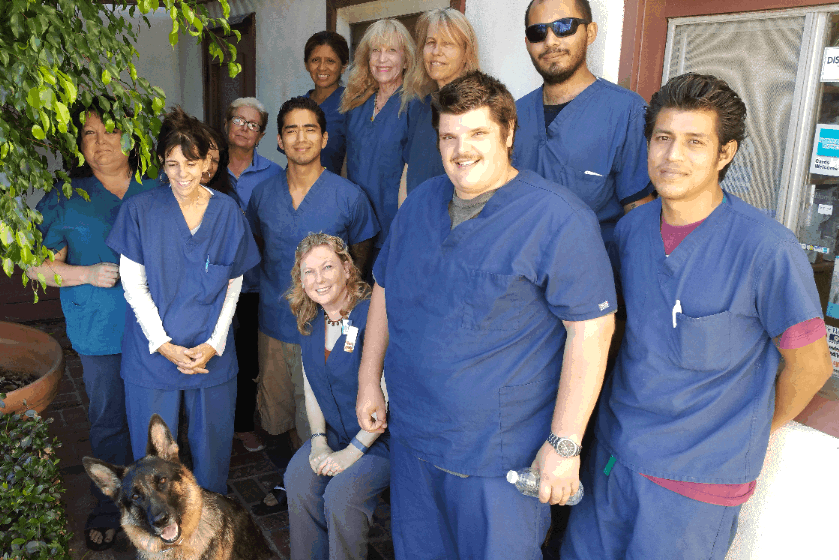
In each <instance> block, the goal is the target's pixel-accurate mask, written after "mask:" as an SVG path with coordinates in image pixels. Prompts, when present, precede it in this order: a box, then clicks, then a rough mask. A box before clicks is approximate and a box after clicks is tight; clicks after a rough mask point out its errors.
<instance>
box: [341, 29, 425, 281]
mask: <svg viewBox="0 0 839 560" xmlns="http://www.w3.org/2000/svg"><path fill="white" fill-rule="evenodd" d="M415 50H416V48H415V45H414V40H413V39H412V38H411V34H410V33H409V32H408V30H407V29H405V26H404V25H402V24H401V23H399V22H398V21H396V20H392V19H382V20H379V21H377V22H376V23H374V24H373V25H371V26H370V27H368V28H367V31H365V32H364V36H363V37H362V38H361V43H360V44H359V45H358V49H357V51H356V53H355V61H354V62H353V64H352V66H351V67H350V70H349V76H348V78H347V88H346V90H344V95H343V96H342V98H341V108H340V110H341V112H342V113H346V117H347V178H348V179H349V180H350V181H352V182H353V183H355V184H356V185H358V186H359V187H361V189H362V190H363V191H364V193H365V194H366V195H367V198H369V199H370V203H371V204H372V205H373V210H374V211H375V212H376V218H377V219H378V221H379V226H380V227H381V231H380V232H379V235H378V236H377V237H376V241H375V243H374V251H373V258H372V259H371V260H370V262H371V264H372V263H373V262H374V261H375V256H376V254H378V249H379V248H381V246H382V244H383V243H384V241H385V239H387V234H388V232H389V231H390V222H391V221H392V220H393V216H394V215H396V208H397V198H398V196H399V182H400V180H401V178H402V173H403V171H404V169H405V164H406V163H407V162H406V161H405V157H404V153H403V152H404V149H405V145H406V143H407V141H408V114H407V107H408V102H409V101H410V100H411V98H413V97H414V92H413V91H412V90H410V89H409V88H406V87H403V84H402V81H403V78H404V76H405V75H406V74H409V73H410V72H411V71H412V70H413V67H414V65H415V64H416V61H415V57H414V52H415ZM362 272H365V271H362Z"/></svg>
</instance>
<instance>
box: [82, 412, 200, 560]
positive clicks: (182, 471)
mask: <svg viewBox="0 0 839 560" xmlns="http://www.w3.org/2000/svg"><path fill="white" fill-rule="evenodd" d="M146 453H147V454H146V456H145V457H143V458H142V459H140V460H139V461H137V462H135V463H134V464H133V465H131V466H129V467H119V466H115V465H109V464H108V463H105V462H103V461H99V460H98V459H92V458H90V457H85V458H84V459H83V462H84V466H85V469H86V470H87V473H88V475H90V478H91V479H93V481H94V482H95V483H96V485H97V486H98V487H99V488H100V489H101V490H102V492H103V493H105V495H107V496H109V497H110V498H111V499H113V500H114V502H115V503H117V504H119V506H120V510H121V511H122V526H123V528H125V529H126V532H127V533H129V536H132V534H134V535H136V536H137V537H138V538H139V537H140V536H145V537H148V536H154V537H157V538H159V539H160V540H161V541H163V543H166V544H172V543H176V542H178V540H179V539H180V537H181V534H182V528H183V524H184V519H183V518H184V516H187V515H189V513H190V512H192V511H195V508H194V504H192V503H191V502H193V501H194V500H195V496H196V492H200V490H198V485H197V484H196V482H195V478H194V477H193V475H192V473H190V472H189V471H188V470H187V469H186V468H185V467H184V466H183V465H181V463H180V461H179V460H178V446H177V444H176V443H175V441H174V440H173V438H172V434H171V433H170V432H169V428H168V427H167V426H166V424H165V423H164V422H163V420H162V419H161V418H160V417H159V416H157V415H156V414H155V415H154V416H152V419H151V422H150V423H149V443H148V447H147V450H146ZM199 511H200V506H199ZM132 540H135V539H134V537H133V536H132ZM143 540H146V539H145V538H144V539H143ZM135 544H136V543H135ZM150 544H151V543H150ZM151 546H152V548H157V547H156V546H154V545H151ZM138 548H139V547H138Z"/></svg>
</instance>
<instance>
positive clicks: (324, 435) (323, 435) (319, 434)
mask: <svg viewBox="0 0 839 560" xmlns="http://www.w3.org/2000/svg"><path fill="white" fill-rule="evenodd" d="M321 436H322V437H326V434H325V433H323V432H318V433H316V434H312V435H311V436H309V439H315V438H316V437H321Z"/></svg>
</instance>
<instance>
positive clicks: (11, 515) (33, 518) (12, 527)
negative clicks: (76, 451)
mask: <svg viewBox="0 0 839 560" xmlns="http://www.w3.org/2000/svg"><path fill="white" fill-rule="evenodd" d="M5 398H6V395H5V394H2V393H0V408H2V407H3V402H2V400H3V399H5ZM49 422H52V418H48V419H44V418H42V417H41V416H39V415H38V413H37V412H35V411H34V410H27V411H26V413H24V414H17V413H16V414H5V415H0V560H7V559H12V558H14V559H17V558H21V559H24V558H25V559H29V558H39V559H44V560H46V559H49V560H61V559H64V558H69V557H70V555H69V552H68V544H69V541H70V536H71V535H70V533H69V532H68V530H67V515H66V513H65V511H64V505H63V504H62V503H61V494H62V493H63V492H64V488H63V485H62V483H61V477H60V472H59V468H58V458H57V457H56V456H55V454H54V452H53V450H54V449H55V448H56V447H58V446H59V445H60V443H59V442H58V440H57V439H54V438H53V440H52V441H50V438H49V433H48V432H47V424H48V423H49Z"/></svg>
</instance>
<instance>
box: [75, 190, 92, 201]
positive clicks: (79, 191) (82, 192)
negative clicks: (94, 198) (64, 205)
mask: <svg viewBox="0 0 839 560" xmlns="http://www.w3.org/2000/svg"><path fill="white" fill-rule="evenodd" d="M76 194H78V195H79V196H80V197H82V198H83V199H85V200H86V201H87V202H90V195H89V194H87V191H86V190H84V189H78V188H77V189H76Z"/></svg>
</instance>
